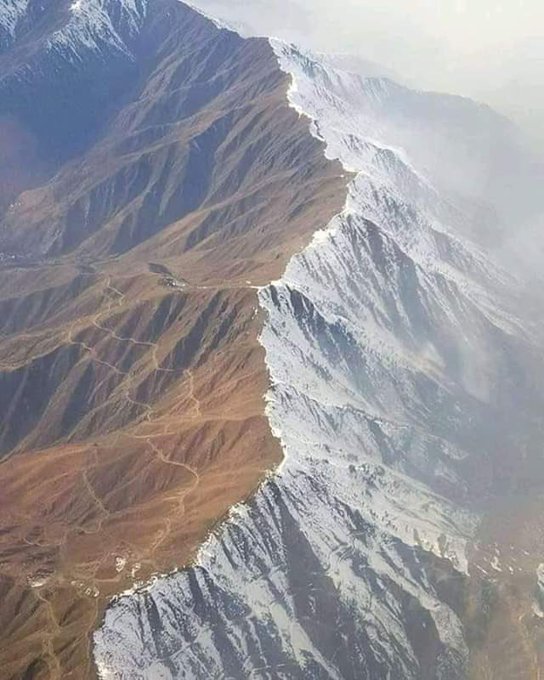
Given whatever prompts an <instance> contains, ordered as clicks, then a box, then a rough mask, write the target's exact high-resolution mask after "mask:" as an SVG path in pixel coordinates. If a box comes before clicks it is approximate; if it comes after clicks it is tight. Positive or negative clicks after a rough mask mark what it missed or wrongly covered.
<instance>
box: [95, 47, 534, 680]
mask: <svg viewBox="0 0 544 680" xmlns="http://www.w3.org/2000/svg"><path fill="white" fill-rule="evenodd" d="M273 47H274V49H275V50H276V53H277V55H278V59H279V62H280V65H281V67H282V68H283V69H284V70H285V71H286V72H288V73H291V74H292V76H293V85H292V88H291V90H290V92H289V97H290V101H291V104H292V105H293V106H294V107H296V109H297V110H298V111H299V112H300V113H301V114H304V115H306V116H308V117H309V118H310V120H311V123H310V125H311V131H312V133H313V134H314V135H316V136H319V137H320V138H322V139H323V140H324V141H325V142H326V144H327V154H328V156H329V157H330V158H331V159H332V158H334V159H340V160H341V161H342V163H343V164H344V166H345V168H346V170H349V171H351V172H353V173H354V179H353V181H352V182H351V184H350V188H349V195H348V196H347V199H346V207H345V210H344V212H343V213H342V214H341V215H339V216H337V217H336V218H335V219H334V220H333V222H332V223H331V224H330V225H329V226H328V227H327V229H326V230H324V231H320V232H318V233H317V234H316V235H315V237H314V239H313V242H312V243H311V244H310V246H309V247H307V248H306V249H305V250H304V251H303V252H302V253H300V254H299V255H297V256H295V257H294V258H293V259H292V261H291V263H290V265H289V266H288V268H287V271H286V272H285V275H284V276H283V277H282V279H281V280H280V281H277V282H276V283H274V284H273V285H271V286H269V287H267V288H265V289H263V290H262V291H261V292H260V299H261V304H262V307H263V308H264V309H265V310H266V312H267V315H266V316H267V320H266V323H265V327H264V330H263V334H262V344H263V346H264V347H265V349H266V354H267V362H268V366H269V370H270V376H271V383H272V387H271V389H270V392H269V396H268V415H269V419H270V422H271V426H272V428H273V430H274V432H275V433H276V434H277V436H278V437H280V439H281V442H282V445H283V448H284V451H285V461H284V463H283V464H282V466H281V468H280V470H278V472H277V473H276V474H275V475H274V476H273V477H271V479H270V480H269V481H268V482H267V483H266V484H265V485H264V486H263V488H262V489H261V491H260V492H259V493H258V494H257V495H256V497H255V498H254V499H253V500H251V502H249V503H248V504H247V505H246V506H243V507H240V508H236V509H235V510H234V511H233V513H232V515H231V517H230V518H229V520H228V521H227V522H226V523H225V525H224V526H223V527H222V528H221V529H220V530H218V531H217V532H216V533H215V534H214V535H212V536H211V537H210V539H209V541H208V542H207V544H206V545H205V546H204V547H203V549H202V550H201V553H200V556H199V558H198V560H197V564H196V565H195V566H194V567H193V568H191V569H188V570H186V571H183V572H180V573H177V574H173V575H171V576H168V577H164V578H160V579H158V580H157V581H156V582H155V583H154V584H152V585H150V586H149V587H147V588H145V589H144V590H142V591H141V592H135V593H133V594H130V595H127V596H123V597H121V598H119V599H117V600H116V601H114V602H113V603H112V605H111V606H110V608H109V609H108V610H107V612H106V615H105V619H104V622H103V625H102V627H101V628H100V630H99V631H97V633H96V635H95V658H96V662H97V665H98V668H99V671H100V673H101V676H102V677H103V678H203V679H204V678H225V677H229V678H247V677H261V678H357V679H359V680H360V679H362V678H368V679H369V680H379V679H381V678H384V679H385V678H392V679H397V678H406V679H407V678H414V679H416V678H417V679H422V678H429V679H431V678H433V679H440V678H443V679H446V678H447V679H453V678H459V679H460V678H463V677H465V673H466V662H467V656H468V649H467V643H466V640H465V636H464V632H463V625H462V622H461V616H460V615H461V613H462V599H463V594H462V583H463V579H464V578H465V575H466V574H467V572H468V563H467V552H466V546H467V541H469V540H470V538H471V537H472V536H473V535H474V531H475V528H476V525H477V522H478V517H479V511H480V510H481V504H482V502H483V499H485V498H486V497H487V496H488V495H491V494H493V493H494V492H495V491H496V486H495V485H496V480H497V476H498V474H497V470H500V468H501V466H502V465H503V462H504V461H503V458H502V456H503V455H504V454H505V452H511V451H512V450H516V449H519V447H521V446H522V445H524V444H523V443H522V442H523V441H524V439H523V437H524V436H526V435H527V423H528V422H529V421H530V420H531V418H533V417H534V415H535V414H536V413H538V412H539V409H540V408H541V406H542V395H541V394H540V392H539V391H538V389H537V388H532V387H531V384H532V383H531V379H530V376H531V372H532V370H533V369H534V367H535V366H536V365H537V360H536V358H535V353H534V351H533V349H532V344H531V343H532V340H531V337H530V335H529V333H528V332H527V331H526V330H525V329H524V328H523V324H522V322H521V321H520V320H519V319H518V318H517V317H516V316H515V315H514V314H513V313H512V309H513V304H514V303H513V300H514V299H515V289H516V286H515V283H514V282H513V281H512V280H510V279H509V277H508V276H506V274H504V273H503V272H501V271H500V270H499V269H498V268H497V267H496V266H495V265H494V264H493V263H492V262H491V261H489V260H488V259H487V258H486V257H485V256H484V255H483V254H482V253H481V252H480V251H479V250H478V249H477V248H476V247H475V246H473V245H471V244H470V243H469V242H467V241H465V240H463V237H462V236H461V235H460V234H462V232H463V231H464V228H463V227H464V221H465V220H467V219H470V217H467V215H466V214H465V213H464V212H463V211H464V208H465V204H464V203H463V202H462V201H461V202H460V203H459V204H454V203H452V200H451V196H450V195H449V194H447V193H444V192H443V187H442V184H443V181H444V180H443V178H441V179H440V182H439V185H440V186H437V185H436V184H435V183H434V181H433V177H432V176H430V175H429V174H428V168H427V167H425V168H421V167H419V165H418V162H417V159H414V158H413V155H412V154H410V151H409V149H407V148H405V147H403V146H401V145H399V141H402V140H401V139H400V137H399V135H397V134H396V133H394V131H393V128H392V126H391V125H390V122H389V119H390V117H391V116H390V115H389V114H387V115H386V114H385V113H384V114H383V117H382V118H381V119H380V114H379V112H380V110H382V109H383V107H384V106H385V102H387V101H388V100H389V99H390V92H391V88H396V86H394V85H392V84H390V82H389V81H381V80H376V79H363V78H360V77H358V76H353V75H352V74H347V73H342V72H341V71H338V70H335V69H334V68H332V67H331V66H330V65H329V66H327V65H323V64H321V63H320V62H319V61H318V60H316V59H314V58H313V57H312V56H311V55H309V54H305V53H302V52H300V51H298V50H297V49H295V48H294V47H292V46H288V45H284V44H282V43H276V42H274V43H273ZM406 92H408V94H407V97H408V100H410V101H412V100H413V98H414V96H413V95H412V94H411V93H409V91H406ZM399 96H400V95H399ZM398 101H399V100H397V104H398ZM475 110H476V114H475V115H476V116H478V115H479V111H478V109H475ZM411 115H412V116H414V120H413V125H414V126H415V127H419V128H420V129H423V128H426V129H429V123H428V121H427V122H426V123H425V124H423V123H422V120H421V119H418V118H417V112H416V111H415V110H413V109H412V110H411ZM380 121H382V122H380ZM440 125H441V126H442V127H443V126H444V123H443V121H442V122H441V123H440ZM442 152H443V149H438V150H437V153H442ZM430 155H431V154H430V153H429V154H428V157H429V156H430ZM458 189H459V187H458V186H457V185H456V186H454V187H453V191H452V194H453V193H456V192H457V191H458ZM513 376H514V377H513ZM535 382H537V383H538V381H535ZM522 403H523V407H522V406H521V404H522ZM527 404H530V405H531V406H529V407H528V408H526V406H527ZM527 439H529V437H527ZM526 453H527V455H530V451H527V452H526Z"/></svg>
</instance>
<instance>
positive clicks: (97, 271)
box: [0, 0, 347, 678]
mask: <svg viewBox="0 0 544 680" xmlns="http://www.w3.org/2000/svg"><path fill="white" fill-rule="evenodd" d="M6 7H7V8H8V9H6ZM2 8H3V9H2V10H1V11H0V23H1V25H2V34H1V35H2V37H1V41H2V42H1V45H2V48H1V49H2V53H1V55H0V74H1V75H0V109H1V111H0V149H1V153H2V157H3V158H4V149H5V150H6V154H7V156H8V159H9V164H8V165H9V167H7V169H6V168H4V167H3V168H2V170H0V173H4V171H5V177H4V175H3V174H2V177H0V186H1V193H2V196H1V197H0V251H1V255H0V291H1V292H0V308H1V314H0V326H1V328H0V333H1V335H0V357H1V359H0V413H1V427H0V458H1V459H2V462H1V464H0V486H1V488H2V494H0V593H1V600H2V607H1V609H0V623H1V628H2V634H1V636H2V641H1V645H0V664H1V667H2V677H6V678H22V677H25V678H29V677H39V678H68V677H72V678H84V677H87V676H92V675H93V674H94V670H93V664H92V658H91V654H90V637H91V631H92V630H93V628H94V627H95V626H96V625H98V619H99V617H100V616H101V613H102V610H103V607H104V605H105V604H106V602H107V601H108V599H109V598H110V597H111V596H112V595H115V594H117V593H119V592H121V591H123V590H125V589H126V588H129V587H131V586H132V585H133V584H134V582H135V581H138V580H142V579H143V580H145V579H147V578H149V577H150V576H151V574H153V573H155V572H164V571H169V570H171V569H173V568H175V567H179V566H182V565H184V564H186V562H187V561H188V560H189V559H190V558H191V556H192V555H193V554H194V552H195V551H196V549H197V548H198V546H199V545H200V544H201V542H202V541H203V540H204V538H205V537H206V535H207V533H208V531H209V529H210V528H211V527H213V526H214V525H215V523H216V522H218V521H219V520H220V519H221V518H222V517H223V516H224V514H225V513H226V512H227V511H228V509H229V508H230V507H231V506H232V505H234V504H236V503H238V502H240V501H241V500H243V499H245V498H246V497H247V496H248V495H250V494H251V493H252V492H253V491H254V490H255V488H256V487H257V486H258V485H259V483H260V481H261V480H262V478H263V476H264V475H265V474H266V472H267V471H268V470H269V469H271V468H273V467H274V466H275V465H276V464H277V463H278V462H279V461H280V460H281V459H282V452H281V448H280V446H279V443H278V441H277V440H276V439H275V438H274V437H273V436H272V433H271V430H270V426H269V423H268V420H267V418H266V417H265V414H264V409H265V402H264V395H265V393H266V391H267V389H268V385H269V381H268V371H267V367H266V364H265V360H264V350H263V349H262V347H261V346H260V345H259V343H258V336H259V334H260V333H261V330H262V316H261V314H260V313H259V305H258V297H257V287H258V286H260V285H265V284H267V283H269V282H270V281H271V280H273V279H275V278H277V277H278V276H280V275H281V274H282V272H283V271H284V268H285V265H286V263H287V261H288V260H289V258H290V257H291V255H292V254H293V253H294V252H296V251H297V250H300V249H301V248H303V247H304V246H305V245H306V244H307V243H308V241H309V240H310V238H311V235H312V233H313V230H314V229H315V225H316V223H317V224H321V225H322V226H325V225H326V223H327V222H328V221H329V220H330V219H331V218H332V217H333V215H334V214H336V213H337V212H338V211H339V210H340V209H341V207H342V204H343V202H344V200H345V193H346V183H347V178H346V177H344V174H345V173H344V172H343V170H342V168H341V166H340V164H331V163H330V162H328V161H327V160H326V159H325V157H324V153H323V152H324V147H323V144H322V143H321V142H320V141H318V140H316V139H314V138H313V137H312V136H311V135H310V134H309V131H308V126H307V121H305V120H303V119H300V118H299V116H298V115H297V113H296V112H294V111H293V110H292V109H291V108H290V107H289V105H288V101H287V99H286V92H287V89H288V86H289V78H288V76H286V74H284V73H283V72H282V71H281V69H280V68H279V66H278V63H277V59H276V57H275V55H274V52H273V50H272V48H271V47H270V45H269V43H268V42H267V41H266V40H243V39H242V38H240V37H239V36H238V35H236V34H234V33H232V32H230V31H225V30H220V29H219V28H218V27H217V26H216V25H215V24H214V23H213V22H211V21H209V20H207V19H205V18H203V17H202V16H201V15H199V14H198V13H196V12H195V11H193V10H192V9H190V8H188V7H187V6H185V5H183V4H181V3H179V2H177V0H156V1H154V2H153V3H149V5H148V3H146V2H138V1H135V2H125V1H121V0H107V1H104V2H103V1H102V0H78V1H77V2H71V3H65V2H56V1H55V2H50V3H44V2H42V1H40V2H34V1H33V0H29V2H28V3H16V4H14V3H12V4H8V5H7V6H6V5H5V4H4V5H2ZM8 177H9V181H7V178H8Z"/></svg>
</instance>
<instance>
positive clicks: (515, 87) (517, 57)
mask: <svg viewBox="0 0 544 680" xmlns="http://www.w3.org/2000/svg"><path fill="white" fill-rule="evenodd" d="M193 2H194V4H196V5H199V6H201V7H204V8H206V9H207V10H208V11H209V12H211V13H215V14H222V15H223V16H224V17H226V18H228V19H230V20H231V21H233V22H244V23H245V24H246V25H247V26H248V27H249V31H251V32H253V33H257V34H265V35H269V34H271V33H273V34H275V35H277V36H278V37H284V38H286V39H291V40H295V41H298V42H303V43H306V44H308V45H310V46H312V47H314V48H316V49H321V50H324V51H336V52H338V51H340V52H349V53H353V54H355V55H358V56H360V57H363V58H365V59H370V60H373V61H375V62H378V63H381V64H383V65H384V66H386V67H388V68H389V69H393V70H394V71H395V72H396V73H398V74H399V76H400V77H401V78H402V79H403V80H404V81H406V82H408V83H410V84H413V85H418V86H419V87H422V88H430V89H438V90H445V91H449V92H454V93H459V94H465V95H468V96H472V97H476V98H479V99H483V100H485V101H488V102H489V103H491V104H492V105H494V106H496V107H498V108H500V109H502V110H503V111H505V112H507V113H508V114H510V115H512V116H514V117H515V118H517V120H518V121H520V122H522V123H523V124H525V125H527V126H530V128H531V129H532V131H533V132H535V133H536V134H539V135H541V138H542V139H543V140H544V0H503V1H501V0H472V1H469V0H193Z"/></svg>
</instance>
